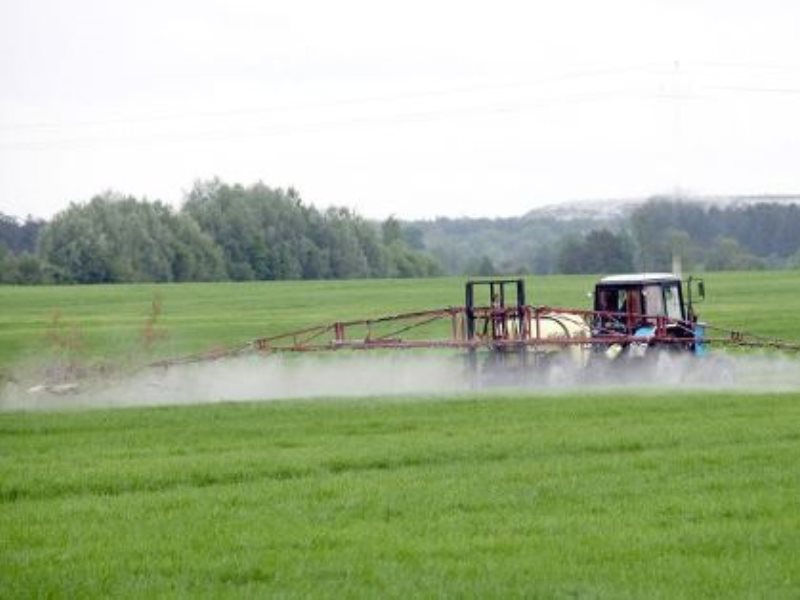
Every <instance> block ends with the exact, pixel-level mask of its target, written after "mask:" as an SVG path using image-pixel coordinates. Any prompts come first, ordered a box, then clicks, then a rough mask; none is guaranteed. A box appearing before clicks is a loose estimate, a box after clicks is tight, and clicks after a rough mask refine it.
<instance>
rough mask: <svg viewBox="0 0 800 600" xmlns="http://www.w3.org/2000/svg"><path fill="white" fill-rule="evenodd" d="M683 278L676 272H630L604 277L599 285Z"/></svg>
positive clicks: (668, 280) (667, 280)
mask: <svg viewBox="0 0 800 600" xmlns="http://www.w3.org/2000/svg"><path fill="white" fill-rule="evenodd" d="M680 281H681V278H680V277H678V276H677V275H675V274H674V273H629V274H626V275H609V276H608V277H603V278H602V279H601V280H600V281H599V282H598V285H632V284H637V283H662V282H670V283H671V282H678V283H680Z"/></svg>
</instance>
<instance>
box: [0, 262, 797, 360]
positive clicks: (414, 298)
mask: <svg viewBox="0 0 800 600" xmlns="http://www.w3.org/2000/svg"><path fill="white" fill-rule="evenodd" d="M594 279H595V278H594V277H592V276H551V277H528V278H527V283H528V301H529V302H531V303H534V304H548V305H557V306H567V307H576V308H588V307H589V305H590V300H589V299H588V298H587V292H589V291H591V289H592V286H593V282H594ZM706 282H707V287H708V293H709V297H708V299H707V301H706V302H705V303H703V304H701V305H699V306H698V309H699V310H700V313H701V316H702V317H703V318H704V319H706V320H710V321H711V322H712V323H714V324H718V325H720V326H723V327H726V328H734V329H735V328H741V329H746V330H752V331H754V332H756V333H762V334H764V335H772V336H780V337H786V338H789V339H794V340H800V318H798V314H797V312H796V306H797V304H798V297H800V271H781V272H769V273H762V272H749V273H724V274H721V273H715V274H709V275H707V276H706ZM463 283H464V279H463V278H443V279H426V280H372V281H338V282H334V281H332V282H268V283H209V284H180V285H178V284H164V285H147V284H144V285H98V286H61V287H11V286H0V367H3V366H5V367H9V366H10V365H11V364H13V363H15V362H17V361H21V360H22V361H28V360H35V359H40V358H43V359H47V358H51V357H54V356H58V355H59V353H63V352H65V346H66V348H67V349H66V351H69V352H75V353H79V354H80V355H81V356H83V357H88V358H89V359H93V360H104V359H105V360H107V359H109V357H113V358H114V359H115V360H121V359H123V358H125V357H131V359H132V360H141V359H142V357H143V355H145V354H146V355H148V356H151V357H154V356H161V357H163V356H170V355H178V354H185V353H188V352H195V351H200V350H207V349H210V348H213V347H218V346H221V345H228V344H236V343H240V342H244V341H248V340H250V339H253V338H255V337H260V336H265V335H272V334H276V333H280V332H284V331H287V330H292V329H295V328H299V327H305V326H307V325H315V324H322V323H328V322H331V321H334V320H346V319H353V318H362V317H363V318H366V317H376V316H380V315H383V314H387V313H395V312H402V311H410V310H418V309H423V308H439V307H444V306H459V305H462V304H463V302H464V299H463ZM154 298H157V299H159V301H160V303H161V308H162V314H161V316H160V318H159V320H158V322H157V326H156V327H157V329H158V330H159V331H160V332H161V333H162V337H160V338H159V339H158V341H157V342H156V343H155V344H154V346H153V347H152V348H149V349H147V351H145V350H146V349H145V344H144V341H143V332H144V330H145V325H146V322H147V319H148V317H149V315H150V314H151V310H152V309H151V306H152V302H153V300H154ZM56 315H58V319H57V320H56V319H55V317H56ZM56 337H60V338H61V339H62V340H63V339H65V338H66V340H67V341H65V342H61V343H59V342H56V341H54V338H56Z"/></svg>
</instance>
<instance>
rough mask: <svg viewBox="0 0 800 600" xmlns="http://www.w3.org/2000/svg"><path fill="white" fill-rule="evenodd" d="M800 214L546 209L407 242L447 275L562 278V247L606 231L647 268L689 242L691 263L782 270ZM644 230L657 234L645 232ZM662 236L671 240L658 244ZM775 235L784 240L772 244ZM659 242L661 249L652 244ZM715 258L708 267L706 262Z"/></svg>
mask: <svg viewBox="0 0 800 600" xmlns="http://www.w3.org/2000/svg"><path fill="white" fill-rule="evenodd" d="M795 209H797V210H795ZM798 213H800V195H790V194H786V195H775V194H761V195H730V196H725V195H715V196H711V195H706V196H692V197H679V196H654V197H651V198H642V199H605V200H588V201H576V202H567V203H562V204H554V205H546V206H543V207H538V208H535V209H532V210H530V211H528V212H527V213H525V214H523V215H521V216H519V217H510V218H498V219H485V218H482V219H476V218H456V219H451V218H444V217H441V218H437V219H433V220H425V221H407V222H404V223H403V225H404V230H405V234H406V236H407V239H408V241H409V242H411V243H412V244H413V245H414V247H416V248H418V249H420V250H427V251H428V252H430V253H431V254H432V255H433V256H434V258H436V260H437V261H439V263H440V264H441V265H442V267H443V268H444V270H445V272H447V273H450V274H481V275H486V274H489V271H493V272H498V273H541V274H546V273H555V272H560V271H561V270H563V269H562V267H563V265H560V264H559V256H560V255H561V254H562V251H563V250H564V247H565V244H567V243H574V242H575V241H576V240H580V239H582V238H584V237H585V236H587V235H588V234H589V233H590V232H592V231H601V230H605V231H608V232H611V233H613V234H615V235H617V236H619V237H620V241H621V243H625V244H629V245H630V246H631V248H632V249H633V250H634V251H635V253H636V257H637V260H638V262H639V265H640V266H642V267H648V268H650V267H652V265H653V263H654V262H656V263H659V264H664V263H665V262H666V261H667V259H666V258H665V257H664V255H665V254H667V253H669V252H671V250H669V249H667V246H670V244H673V245H674V244H679V242H678V241H675V240H678V239H680V240H684V238H682V237H681V235H685V236H686V238H685V240H684V241H685V242H686V248H688V249H687V250H686V251H687V253H688V252H689V250H691V253H692V256H691V257H687V260H688V261H689V262H692V261H694V262H695V263H696V264H698V265H704V264H706V263H708V264H709V265H714V266H715V268H724V265H725V264H726V262H725V255H726V254H736V257H737V260H736V261H734V264H738V265H739V266H741V267H743V268H756V267H758V266H759V265H763V266H769V267H774V268H783V267H784V266H791V265H792V264H794V263H793V262H792V261H793V260H794V259H793V258H791V254H792V252H795V251H796V250H795V249H794V247H793V245H792V243H791V239H792V238H793V237H794V238H797V239H798V240H800V222H797V223H796V222H795V220H794V218H795V215H796V214H798ZM701 225H702V226H701ZM645 226H647V227H651V228H652V231H649V232H648V233H647V234H644V233H642V229H643V228H645ZM665 232H669V234H670V235H671V236H672V238H671V239H672V241H669V240H664V239H661V237H659V236H663V235H666V233H665ZM792 232H794V233H792ZM676 236H677V237H676ZM776 236H777V237H780V238H781V240H782V241H781V242H780V243H777V244H776V243H771V242H770V241H774V240H775V239H776ZM656 237H658V238H659V240H660V242H659V245H658V247H657V248H656V247H655V246H654V245H653V244H651V243H650V242H651V241H652V240H651V239H650V238H656ZM732 242H734V243H735V244H738V246H733V245H731V243H732ZM715 243H716V244H717V246H718V247H715V248H714V249H712V248H711V247H712V246H714V244H715ZM726 244H727V245H726ZM798 244H800V241H799V242H798ZM712 250H713V252H712ZM714 252H715V253H716V255H715V256H716V257H715V258H714V259H713V260H711V259H710V258H708V256H707V255H709V256H710V255H711V254H713V253H714ZM709 261H710V262H709ZM668 266H669V263H667V268H668ZM731 268H733V267H731Z"/></svg>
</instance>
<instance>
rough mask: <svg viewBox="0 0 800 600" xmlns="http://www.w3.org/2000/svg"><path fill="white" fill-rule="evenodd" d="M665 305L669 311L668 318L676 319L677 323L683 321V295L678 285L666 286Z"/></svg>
mask: <svg viewBox="0 0 800 600" xmlns="http://www.w3.org/2000/svg"><path fill="white" fill-rule="evenodd" d="M664 304H665V306H666V309H667V316H668V317H669V318H670V319H675V320H677V321H680V320H682V319H683V310H681V294H680V290H679V289H678V284H677V283H673V284H671V285H666V286H664Z"/></svg>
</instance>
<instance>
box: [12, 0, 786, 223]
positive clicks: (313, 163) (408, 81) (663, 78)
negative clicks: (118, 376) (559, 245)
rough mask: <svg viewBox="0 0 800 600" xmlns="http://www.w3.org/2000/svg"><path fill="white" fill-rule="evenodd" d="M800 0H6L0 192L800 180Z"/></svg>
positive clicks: (426, 199)
mask: <svg viewBox="0 0 800 600" xmlns="http://www.w3.org/2000/svg"><path fill="white" fill-rule="evenodd" d="M799 19H800V3H798V2H794V1H792V0H785V1H770V0H759V1H758V2H756V1H748V2H744V1H731V0H728V1H719V2H717V1H703V0H698V1H688V0H687V1H680V0H671V1H667V0H664V1H647V0H631V1H622V0H607V1H604V2H593V1H588V0H587V1H568V0H567V1H561V2H552V1H547V2H544V1H528V2H501V1H494V2H481V3H471V2H465V1H459V2H436V1H434V0H426V1H422V2H415V1H408V0H404V1H403V2H393V3H386V2H374V1H373V2H354V1H350V0H337V1H336V2H323V1H315V0H304V1H297V0H292V1H286V2H272V1H269V0H264V1H255V0H254V1H246V0H225V1H224V2H223V1H211V0H172V1H170V0H157V1H150V0H137V1H136V2H124V1H113V0H69V1H68V0H63V1H58V0H0V211H2V212H4V213H6V214H14V215H19V216H22V215H26V214H29V213H30V214H33V215H36V216H41V217H50V216H52V215H53V214H54V213H55V212H57V211H59V210H62V209H63V208H65V207H66V206H67V205H68V204H69V202H73V201H85V200H88V199H89V198H90V197H91V196H92V195H94V194H96V193H98V192H101V191H103V190H107V189H113V190H116V191H119V192H122V193H125V194H133V195H135V196H138V197H143V196H146V197H147V198H149V199H160V200H163V201H166V202H169V203H172V204H174V205H175V206H179V205H180V203H181V201H182V199H183V196H184V194H185V193H186V191H188V190H189V189H190V188H191V186H192V185H193V182H194V181H196V180H198V179H207V178H211V177H213V176H219V177H220V178H222V179H223V180H225V181H228V182H237V183H244V184H249V183H253V182H255V181H258V180H261V181H263V182H264V183H266V184H267V185H269V186H273V187H287V186H294V187H295V188H297V189H298V190H299V191H300V193H301V195H302V197H303V198H304V199H305V200H306V201H307V202H309V203H312V204H314V205H316V206H319V207H322V208H324V207H326V206H329V205H343V206H347V207H350V208H355V209H356V210H357V211H358V212H359V213H361V214H362V215H365V216H368V217H378V218H384V217H386V216H388V215H390V214H396V215H398V216H400V217H408V218H411V217H415V218H416V217H433V216H436V215H447V216H462V215H469V216H508V215H517V214H522V213H524V212H525V211H527V210H530V209H531V208H534V207H537V206H541V205H545V204H555V203H561V202H567V201H574V200H588V199H600V198H636V197H643V196H647V195H651V194H656V193H665V192H672V191H674V190H676V189H679V190H684V191H687V192H690V193H695V194H734V193H762V192H766V193H797V192H800V160H798V158H799V157H800V30H799V29H800V27H799V26H798V23H799Z"/></svg>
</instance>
